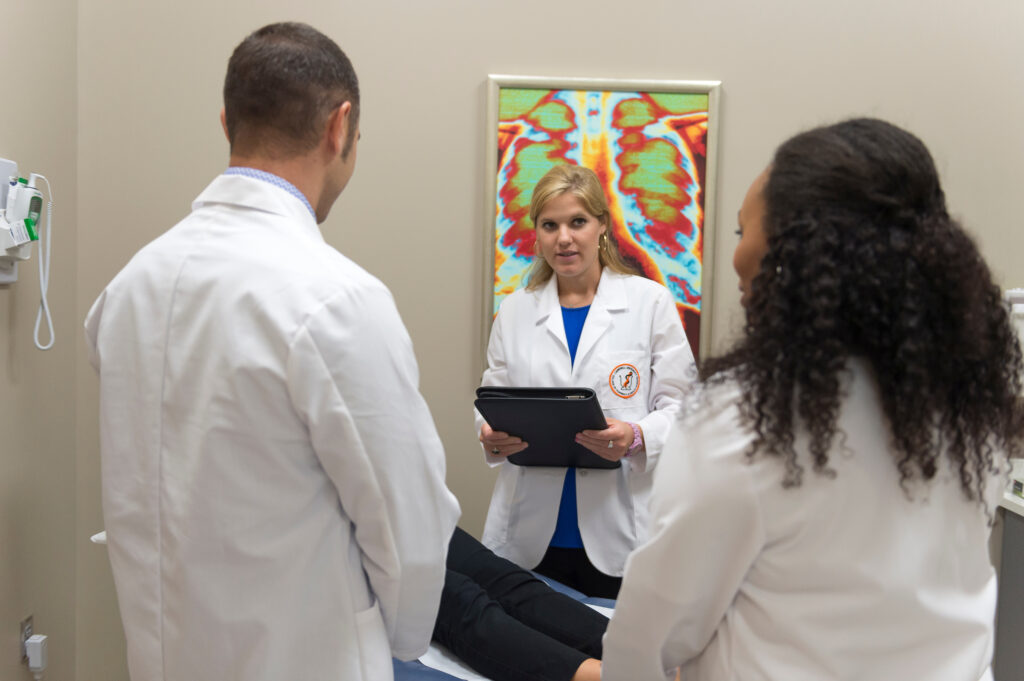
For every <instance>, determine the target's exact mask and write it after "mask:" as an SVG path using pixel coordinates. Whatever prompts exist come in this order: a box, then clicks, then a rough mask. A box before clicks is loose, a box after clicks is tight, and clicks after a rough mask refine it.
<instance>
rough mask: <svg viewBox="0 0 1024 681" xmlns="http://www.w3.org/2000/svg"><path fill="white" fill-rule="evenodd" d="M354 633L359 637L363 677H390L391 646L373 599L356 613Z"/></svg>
mask: <svg viewBox="0 0 1024 681" xmlns="http://www.w3.org/2000/svg"><path fill="white" fill-rule="evenodd" d="M356 635H357V636H358V637H359V659H360V663H361V664H360V666H361V667H362V672H363V678H364V679H367V680H369V679H375V680H376V679H391V678H393V675H394V667H393V666H392V663H391V646H390V645H389V644H388V634H387V631H386V630H385V628H384V618H383V617H382V616H381V614H380V607H379V606H378V605H377V602H376V601H374V603H373V605H371V606H370V607H369V608H367V609H366V610H362V611H360V612H357V613H356Z"/></svg>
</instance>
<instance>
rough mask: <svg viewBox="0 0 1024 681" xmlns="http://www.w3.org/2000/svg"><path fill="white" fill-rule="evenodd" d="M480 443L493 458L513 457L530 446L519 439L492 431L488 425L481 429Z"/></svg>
mask: <svg viewBox="0 0 1024 681" xmlns="http://www.w3.org/2000/svg"><path fill="white" fill-rule="evenodd" d="M480 442H481V443H482V444H483V446H484V449H486V450H487V451H488V452H489V453H490V454H492V455H493V456H511V455H512V454H518V453H519V452H521V451H523V450H524V449H526V448H527V447H529V446H530V445H529V444H527V443H526V442H523V440H522V438H518V437H516V436H514V435H509V434H508V433H503V432H501V431H500V430H491V427H490V426H489V425H487V424H486V423H485V424H484V425H483V426H481V427H480Z"/></svg>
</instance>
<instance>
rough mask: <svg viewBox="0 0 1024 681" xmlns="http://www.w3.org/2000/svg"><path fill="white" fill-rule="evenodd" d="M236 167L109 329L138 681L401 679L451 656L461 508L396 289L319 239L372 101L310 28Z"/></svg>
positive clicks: (122, 598) (242, 87) (251, 84)
mask: <svg viewBox="0 0 1024 681" xmlns="http://www.w3.org/2000/svg"><path fill="white" fill-rule="evenodd" d="M224 105H225V108H224V112H222V114H221V120H222V124H223V126H224V129H225V133H226V134H227V137H228V140H229V142H230V145H231V161H230V166H231V167H229V168H228V170H227V171H226V172H225V173H224V174H223V175H221V176H219V177H217V178H216V179H215V180H214V181H213V182H212V183H211V184H210V185H209V187H207V188H206V190H204V191H203V193H202V194H200V196H199V197H198V198H197V199H196V201H195V203H194V204H193V211H192V213H191V215H189V216H188V217H186V218H185V219H184V220H183V221H182V222H180V223H179V224H178V225H176V226H175V227H173V228H172V229H171V230H169V231H168V232H166V233H165V234H163V235H162V236H161V237H159V238H158V239H156V240H155V241H153V242H152V243H150V244H149V245H147V246H146V247H145V248H143V249H142V250H141V251H140V252H139V253H138V254H136V256H135V257H134V258H133V259H132V260H131V262H130V263H128V265H127V266H126V267H125V268H124V269H123V270H122V271H121V272H120V273H119V274H118V275H117V276H116V277H115V278H114V280H113V281H112V282H111V283H110V284H109V285H108V286H107V288H106V290H104V292H103V293H102V294H101V295H100V297H99V298H98V300H97V301H96V303H95V304H94V305H93V307H92V310H90V312H89V316H88V318H87V320H86V331H87V336H88V342H89V347H90V359H91V361H92V363H93V366H95V367H96V369H97V371H98V372H99V375H100V398H101V401H100V419H101V448H102V464H103V496H104V498H103V510H104V520H105V523H106V529H107V533H108V541H109V549H110V560H111V566H112V568H113V572H114V581H115V585H116V587H117V593H118V601H119V604H120V608H121V615H122V619H123V621H124V627H125V634H126V636H127V641H128V664H129V670H130V672H131V676H132V679H133V681H207V680H209V681H214V680H216V681H230V680H239V681H241V680H244V681H281V680H283V679H309V680H310V681H313V680H323V681H328V680H329V681H348V680H357V679H361V680H365V681H381V680H382V679H383V680H385V681H386V680H388V679H390V678H391V676H392V671H391V670H392V663H391V656H392V655H394V656H396V657H399V658H403V659H411V658H414V657H418V656H419V655H421V654H422V653H423V652H424V651H425V650H426V648H427V646H428V644H429V641H430V633H431V630H432V628H433V626H434V620H435V617H436V614H437V609H438V600H439V597H440V593H441V586H442V582H443V579H444V559H445V552H446V548H447V545H448V541H449V538H450V537H451V534H452V530H453V528H454V527H455V521H456V519H457V518H458V515H459V511H458V504H457V502H456V501H455V498H454V497H453V496H452V494H451V493H450V492H449V491H448V489H447V488H446V487H445V484H444V473H445V462H444V452H443V449H442V446H441V442H440V439H439V438H438V435H437V431H436V429H435V428H434V424H433V421H432V419H431V417H430V413H429V411H428V409H427V405H426V403H425V402H424V400H423V398H422V397H421V395H420V393H419V390H418V385H417V383H418V369H417V366H416V361H415V358H414V357H413V352H412V344H411V341H410V339H409V336H408V333H407V332H406V330H405V327H404V326H403V325H402V322H401V320H400V318H399V316H398V312H397V310H396V309H395V305H394V301H393V299H392V297H391V295H390V293H389V292H388V290H387V288H386V287H385V286H384V285H383V284H382V283H381V282H379V281H378V280H377V279H375V278H374V277H372V276H371V275H370V274H368V273H367V272H365V271H364V270H363V269H362V268H360V267H359V266H358V265H356V264H355V263H353V262H352V261H350V260H349V259H347V258H346V257H345V256H343V255H342V254H340V253H339V252H338V251H336V250H334V249H333V248H331V247H330V246H328V245H327V244H326V243H325V242H324V240H323V237H322V235H321V234H320V231H319V229H318V227H317V224H318V223H319V222H322V221H323V220H324V219H325V218H326V217H327V214H328V212H329V211H330V209H331V206H332V205H333V204H334V201H335V200H336V199H337V197H338V195H339V194H340V193H341V191H342V190H343V189H344V188H345V185H346V184H347V183H348V180H349V178H350V177H351V176H352V172H353V169H354V167H355V161H356V147H357V145H358V141H359V132H358V111H359V86H358V81H357V79H356V75H355V72H354V71H353V69H352V65H351V64H350V63H349V60H348V58H347V57H346V56H345V55H344V53H343V52H342V51H341V50H340V49H339V48H338V46H337V45H335V44H334V43H333V42H332V41H331V40H330V39H329V38H327V37H326V36H324V35H322V34H321V33H319V32H318V31H316V30H315V29H313V28H311V27H309V26H305V25H302V24H274V25H270V26H266V27H264V28H262V29H260V30H258V31H256V32H255V33H253V34H252V35H250V36H249V37H248V38H246V39H245V40H244V41H243V42H242V43H241V44H240V45H239V46H238V47H237V48H236V50H235V52H234V54H233V55H232V56H231V60H230V61H229V64H228V73H227V77H226V79H225V84H224Z"/></svg>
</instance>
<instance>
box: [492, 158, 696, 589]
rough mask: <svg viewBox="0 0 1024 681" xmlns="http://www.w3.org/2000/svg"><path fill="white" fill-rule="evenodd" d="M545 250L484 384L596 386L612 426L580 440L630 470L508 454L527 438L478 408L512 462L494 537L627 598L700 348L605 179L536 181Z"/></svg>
mask: <svg viewBox="0 0 1024 681" xmlns="http://www.w3.org/2000/svg"><path fill="white" fill-rule="evenodd" d="M530 218H531V220H532V221H533V223H534V229H535V231H536V239H537V241H536V247H537V258H536V261H535V263H534V266H533V269H532V270H531V272H530V276H529V283H528V284H527V286H526V288H524V289H521V290H518V291H516V292H515V293H513V294H512V295H510V296H509V297H508V298H507V299H506V300H505V301H504V302H503V303H502V305H501V308H500V309H499V311H498V315H497V317H496V319H495V321H494V327H493V329H492V331H491V338H490V343H489V346H488V350H487V364H488V367H487V370H486V371H485V372H484V375H483V380H482V382H481V384H482V385H488V386H532V387H587V388H592V389H593V390H594V391H595V392H596V393H597V395H598V399H599V401H600V403H601V406H602V408H603V410H604V414H605V419H606V421H607V423H608V427H607V428H606V429H605V430H600V431H589V430H587V431H583V432H581V433H579V434H577V436H576V441H577V442H578V443H580V444H581V445H583V446H584V447H586V448H587V449H589V450H590V451H592V452H594V453H595V454H598V455H599V456H602V457H604V458H606V459H609V460H613V461H618V460H622V463H623V465H622V466H621V467H620V468H616V469H611V470H604V469H574V468H568V469H558V468H533V467H521V466H515V465H512V464H510V463H508V462H507V461H506V459H507V457H508V456H509V455H511V454H515V453H517V452H520V451H522V450H523V449H525V448H526V447H528V446H529V443H528V442H523V441H521V440H520V439H519V438H518V437H515V436H514V435H510V434H508V433H503V432H496V431H493V430H492V429H491V428H490V426H488V425H487V423H486V422H484V420H483V418H482V417H481V416H480V415H479V414H477V428H478V429H479V433H480V441H481V443H482V444H483V449H484V452H485V456H486V460H487V462H488V463H489V464H490V465H492V466H498V467H500V468H501V470H500V472H499V475H498V481H497V484H496V486H495V490H494V495H493V497H492V499H491V505H490V509H489V511H488V514H487V523H486V527H485V529H484V537H483V541H484V544H485V545H486V546H488V547H489V548H490V549H492V550H493V551H494V552H495V553H497V554H498V555H499V556H502V557H504V558H507V559H509V560H511V561H513V562H515V563H517V564H519V565H521V566H523V567H526V568H531V569H536V570H537V571H538V572H540V573H542V574H545V575H547V576H550V577H552V578H554V579H557V580H559V581H561V582H563V583H566V584H568V585H570V586H572V587H574V588H576V589H578V590H580V591H582V592H584V593H586V594H588V595H591V596H601V597H608V598H614V597H615V595H616V594H617V593H618V586H619V584H620V582H621V575H622V569H623V565H624V563H625V560H626V556H627V555H628V554H629V553H630V551H632V550H633V549H634V548H635V547H636V546H637V545H638V544H639V543H641V542H642V541H643V540H644V538H645V537H646V536H647V525H648V511H647V500H648V497H649V495H650V490H651V476H652V472H653V470H654V468H655V467H656V466H657V463H658V458H659V455H660V454H661V449H662V445H663V443H664V440H665V436H666V435H667V433H668V430H669V428H670V426H671V424H672V422H673V421H674V419H675V416H676V414H677V412H678V410H679V406H680V404H681V401H682V396H683V392H684V389H685V388H686V386H687V384H688V383H689V382H690V381H691V380H692V376H693V372H692V371H691V368H692V366H693V354H692V353H691V352H690V347H689V345H688V344H687V341H686V337H685V335H684V333H683V327H682V323H681V322H680V320H679V314H678V311H677V310H676V306H675V302H674V301H673V299H672V296H671V295H670V294H669V292H668V290H667V289H666V288H665V287H664V286H662V285H660V284H657V283H655V282H653V281H650V280H649V279H645V278H643V277H640V276H636V275H634V274H633V273H632V272H631V270H630V269H629V268H628V267H627V266H626V265H625V263H624V262H623V260H622V258H621V257H620V256H619V254H618V252H617V250H616V248H615V244H614V242H613V241H612V240H611V238H610V235H609V232H610V230H611V224H610V212H609V209H608V202H607V200H606V198H605V195H604V191H603V190H602V188H601V184H600V181H599V180H598V178H597V176H596V175H595V174H594V173H593V172H592V171H591V170H589V169H587V168H582V167H579V166H571V165H563V166H557V167H555V168H553V169H551V171H549V172H548V173H547V174H546V175H545V176H544V177H543V178H541V180H540V182H538V183H537V186H536V187H535V188H534V192H533V197H532V200H531V202H530Z"/></svg>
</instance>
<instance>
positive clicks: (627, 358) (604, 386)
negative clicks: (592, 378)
mask: <svg viewBox="0 0 1024 681" xmlns="http://www.w3.org/2000/svg"><path fill="white" fill-rule="evenodd" d="M597 376H598V385H597V386H596V387H595V391H596V392H597V396H598V400H600V402H601V408H602V409H604V411H605V413H607V414H608V415H609V416H612V417H614V418H621V417H622V416H624V415H629V414H639V415H641V416H642V415H644V414H646V413H647V397H646V396H647V394H648V392H649V390H650V386H649V385H648V383H649V382H650V380H651V356H650V354H649V353H647V352H645V351H643V350H622V351H618V352H607V353H603V354H601V355H599V356H598V357H597Z"/></svg>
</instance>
